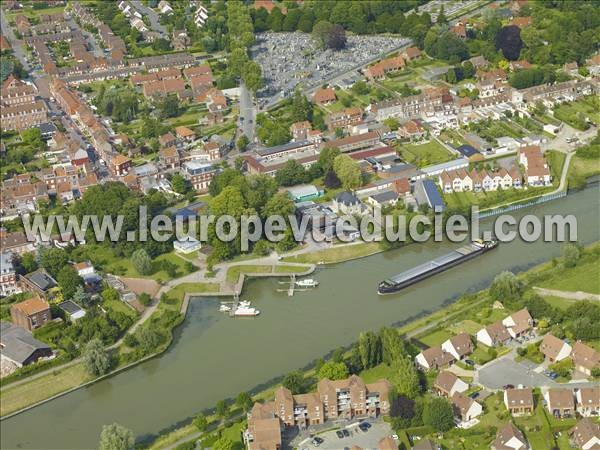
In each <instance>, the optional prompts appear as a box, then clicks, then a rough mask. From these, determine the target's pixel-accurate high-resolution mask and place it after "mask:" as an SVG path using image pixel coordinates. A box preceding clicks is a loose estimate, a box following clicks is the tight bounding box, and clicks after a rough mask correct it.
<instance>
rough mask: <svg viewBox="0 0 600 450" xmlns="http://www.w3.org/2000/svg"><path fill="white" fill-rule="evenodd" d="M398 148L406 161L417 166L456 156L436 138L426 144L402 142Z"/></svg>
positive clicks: (437, 162) (447, 159)
mask: <svg viewBox="0 0 600 450" xmlns="http://www.w3.org/2000/svg"><path fill="white" fill-rule="evenodd" d="M396 149H397V150H398V153H399V154H400V157H401V158H402V159H403V160H404V161H406V162H407V163H409V164H414V165H416V166H417V167H425V166H428V165H431V164H439V163H443V162H446V161H450V160H451V159H454V156H453V155H451V154H450V152H448V150H446V149H445V148H444V147H443V146H442V145H440V144H439V143H438V142H437V141H434V140H432V141H430V142H428V143H426V144H400V145H398V146H397V147H396Z"/></svg>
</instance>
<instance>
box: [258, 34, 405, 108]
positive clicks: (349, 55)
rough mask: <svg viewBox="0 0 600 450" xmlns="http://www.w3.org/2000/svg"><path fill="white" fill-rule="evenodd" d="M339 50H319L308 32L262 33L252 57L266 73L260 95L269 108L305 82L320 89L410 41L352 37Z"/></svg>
mask: <svg viewBox="0 0 600 450" xmlns="http://www.w3.org/2000/svg"><path fill="white" fill-rule="evenodd" d="M347 39H348V41H347V44H346V48H345V49H343V50H339V51H334V50H330V49H327V50H323V49H319V48H317V47H316V45H315V43H314V42H313V39H312V37H311V35H310V34H307V33H300V32H295V33H259V34H257V35H256V44H255V45H254V46H253V47H252V49H251V54H252V58H253V59H254V60H255V61H256V62H258V63H259V64H260V65H261V67H262V71H263V77H264V80H265V87H264V88H263V89H261V90H260V91H259V92H258V97H259V98H260V100H259V101H260V103H261V106H263V107H266V106H268V105H269V104H272V103H274V102H276V101H279V100H281V99H282V98H283V97H284V96H289V95H290V94H291V93H292V92H293V90H294V88H295V87H296V86H297V85H298V84H299V83H302V86H303V87H304V88H312V87H315V86H320V85H322V84H324V83H326V82H328V81H329V80H331V79H332V78H335V77H337V76H339V75H341V74H343V73H345V72H347V71H350V70H354V69H357V68H359V67H361V66H363V65H365V64H367V63H368V62H369V61H373V60H375V59H376V58H378V57H380V56H383V55H385V54H387V53H390V52H391V51H393V50H395V49H397V48H400V47H402V46H404V45H406V44H408V43H409V42H410V40H409V39H407V38H400V37H391V36H348V37H347Z"/></svg>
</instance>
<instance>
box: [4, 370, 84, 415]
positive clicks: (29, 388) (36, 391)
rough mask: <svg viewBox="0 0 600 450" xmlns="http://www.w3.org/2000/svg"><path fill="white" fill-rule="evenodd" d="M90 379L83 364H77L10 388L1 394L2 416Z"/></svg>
mask: <svg viewBox="0 0 600 450" xmlns="http://www.w3.org/2000/svg"><path fill="white" fill-rule="evenodd" d="M90 379H91V377H90V376H89V375H88V374H87V372H86V371H85V369H84V367H83V363H77V364H75V365H73V366H71V367H67V368H66V369H64V370H60V371H56V372H51V373H49V374H47V375H44V376H41V377H39V378H37V379H35V380H31V381H29V382H27V383H23V384H21V385H18V386H15V387H12V388H11V387H9V388H7V389H6V390H3V391H2V392H1V393H0V415H2V416H4V415H6V414H10V413H11V412H14V411H17V410H19V409H21V408H24V407H26V406H28V405H31V404H34V403H37V402H40V401H42V400H45V399H47V398H48V397H51V396H53V395H56V394H60V393H61V392H64V391H66V390H68V389H71V388H74V387H76V386H79V385H80V384H82V383H85V382H86V381H89V380H90Z"/></svg>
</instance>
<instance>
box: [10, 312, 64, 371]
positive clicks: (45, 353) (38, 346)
mask: <svg viewBox="0 0 600 450" xmlns="http://www.w3.org/2000/svg"><path fill="white" fill-rule="evenodd" d="M0 355H1V358H2V368H3V370H4V363H5V361H8V362H9V363H12V364H14V365H15V366H16V367H23V366H27V365H29V364H33V363H34V362H36V361H38V360H39V359H40V358H50V357H52V355H53V353H52V349H51V348H50V346H49V345H48V344H46V343H45V342H41V341H38V340H37V339H35V338H34V337H33V335H32V334H31V332H30V331H27V330H25V329H24V328H22V327H20V326H16V325H13V324H11V323H8V322H0Z"/></svg>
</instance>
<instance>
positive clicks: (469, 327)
mask: <svg viewBox="0 0 600 450" xmlns="http://www.w3.org/2000/svg"><path fill="white" fill-rule="evenodd" d="M481 328H482V326H481V324H480V323H477V322H475V321H473V320H469V319H467V320H462V321H460V322H458V323H454V324H452V325H450V326H449V327H448V330H449V331H451V332H452V333H454V334H460V333H468V334H471V335H474V334H475V333H477V332H478V331H479V330H480V329H481Z"/></svg>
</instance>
